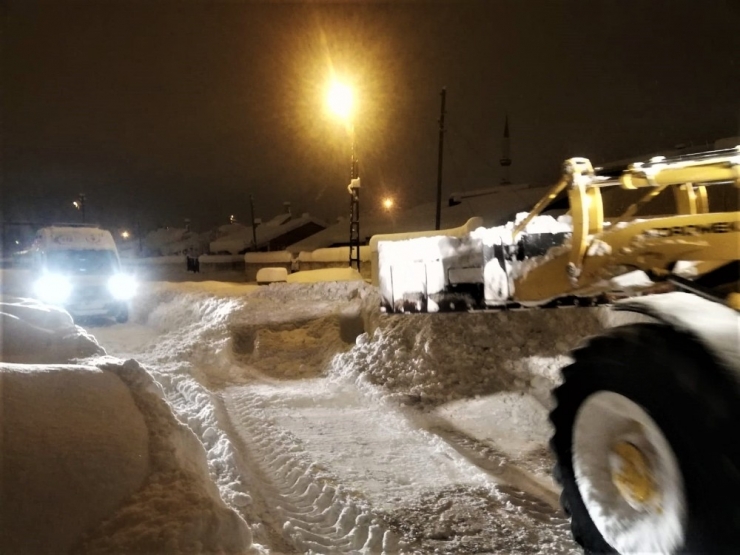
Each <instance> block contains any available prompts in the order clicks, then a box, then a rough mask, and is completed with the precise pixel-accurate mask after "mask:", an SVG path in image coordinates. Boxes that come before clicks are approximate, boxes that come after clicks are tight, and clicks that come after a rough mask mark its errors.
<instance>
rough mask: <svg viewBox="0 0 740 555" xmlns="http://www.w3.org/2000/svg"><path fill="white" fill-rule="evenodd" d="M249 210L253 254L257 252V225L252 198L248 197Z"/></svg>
mask: <svg viewBox="0 0 740 555" xmlns="http://www.w3.org/2000/svg"><path fill="white" fill-rule="evenodd" d="M249 208H250V211H251V214H252V216H251V217H252V245H253V246H254V250H255V252H256V251H257V223H256V222H255V219H254V197H253V196H252V195H249Z"/></svg>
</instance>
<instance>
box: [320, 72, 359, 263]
mask: <svg viewBox="0 0 740 555" xmlns="http://www.w3.org/2000/svg"><path fill="white" fill-rule="evenodd" d="M327 104H328V106H329V109H330V110H331V112H333V113H334V114H335V115H336V116H337V117H339V118H341V119H342V120H343V121H344V123H345V125H346V126H347V129H348V130H349V134H350V140H351V142H352V159H351V165H350V174H349V186H348V187H347V190H348V191H349V194H350V205H349V266H350V268H351V267H352V264H353V263H354V264H355V265H356V266H357V271H358V272H359V271H360V170H359V164H358V162H357V157H356V156H355V124H354V121H353V118H352V115H353V107H354V95H353V93H352V89H351V88H350V87H349V86H347V85H346V84H344V83H340V82H338V81H334V82H332V83H331V85H330V86H329V93H328V95H327Z"/></svg>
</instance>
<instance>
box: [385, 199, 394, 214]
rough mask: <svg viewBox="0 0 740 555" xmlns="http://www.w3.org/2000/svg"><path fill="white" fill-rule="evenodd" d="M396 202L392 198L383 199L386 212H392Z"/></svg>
mask: <svg viewBox="0 0 740 555" xmlns="http://www.w3.org/2000/svg"><path fill="white" fill-rule="evenodd" d="M393 205H394V202H393V199H392V198H391V197H385V198H384V199H383V208H385V211H386V212H390V211H391V208H393Z"/></svg>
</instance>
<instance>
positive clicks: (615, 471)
mask: <svg viewBox="0 0 740 555" xmlns="http://www.w3.org/2000/svg"><path fill="white" fill-rule="evenodd" d="M610 459H611V468H612V482H614V485H615V486H616V487H617V489H618V490H619V493H620V494H621V495H622V497H624V498H625V499H626V500H627V502H628V503H629V504H630V505H631V506H632V507H634V508H635V509H646V508H648V507H650V508H653V509H655V508H658V507H656V506H657V505H658V502H659V499H658V497H659V495H658V488H657V485H656V482H655V478H654V477H653V472H652V468H651V467H650V462H649V461H648V459H647V457H646V456H645V454H644V453H643V452H642V451H640V449H638V448H637V447H636V446H635V445H634V444H632V443H629V442H627V441H619V442H617V443H616V444H614V446H613V447H612V452H611V457H610Z"/></svg>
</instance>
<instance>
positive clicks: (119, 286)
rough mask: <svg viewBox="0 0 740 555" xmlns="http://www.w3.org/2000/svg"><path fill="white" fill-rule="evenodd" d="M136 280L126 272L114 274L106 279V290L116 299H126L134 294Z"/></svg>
mask: <svg viewBox="0 0 740 555" xmlns="http://www.w3.org/2000/svg"><path fill="white" fill-rule="evenodd" d="M136 285H137V283H136V280H135V279H134V278H132V277H131V276H127V275H126V274H116V275H115V276H113V277H112V278H110V279H109V280H108V290H109V291H110V293H111V295H113V297H114V298H115V299H116V300H118V301H128V300H129V299H131V298H132V297H133V296H134V295H135V294H136Z"/></svg>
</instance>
